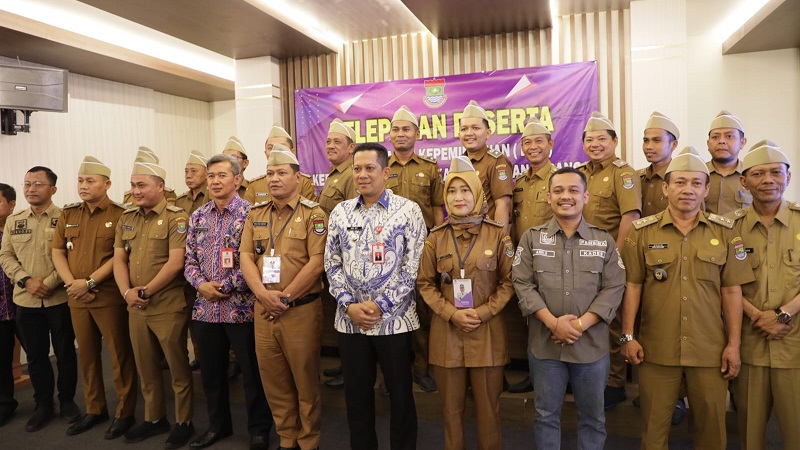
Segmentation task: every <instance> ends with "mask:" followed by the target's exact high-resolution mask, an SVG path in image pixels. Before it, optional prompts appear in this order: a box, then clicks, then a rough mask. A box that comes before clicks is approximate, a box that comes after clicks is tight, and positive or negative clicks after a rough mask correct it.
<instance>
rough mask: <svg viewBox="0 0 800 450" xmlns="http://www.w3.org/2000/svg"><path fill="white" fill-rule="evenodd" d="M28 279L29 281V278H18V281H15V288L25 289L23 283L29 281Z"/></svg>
mask: <svg viewBox="0 0 800 450" xmlns="http://www.w3.org/2000/svg"><path fill="white" fill-rule="evenodd" d="M30 279H31V277H22V278H20V280H19V281H17V286H19V287H21V288H22V289H25V282H26V281H28V280H30Z"/></svg>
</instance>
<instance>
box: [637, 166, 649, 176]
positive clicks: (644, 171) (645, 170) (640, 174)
mask: <svg viewBox="0 0 800 450" xmlns="http://www.w3.org/2000/svg"><path fill="white" fill-rule="evenodd" d="M636 175H639V176H640V177H643V176H645V175H647V169H646V168H644V169H639V170H637V171H636Z"/></svg>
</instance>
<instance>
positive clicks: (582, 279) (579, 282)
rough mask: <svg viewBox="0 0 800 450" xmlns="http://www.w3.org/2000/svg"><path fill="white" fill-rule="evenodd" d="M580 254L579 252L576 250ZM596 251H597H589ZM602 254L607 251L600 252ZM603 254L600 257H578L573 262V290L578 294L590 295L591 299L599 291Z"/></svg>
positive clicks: (603, 261)
mask: <svg viewBox="0 0 800 450" xmlns="http://www.w3.org/2000/svg"><path fill="white" fill-rule="evenodd" d="M578 251H579V252H580V250H578ZM591 251H597V250H591ZM601 251H603V252H605V251H607V250H601ZM604 263H605V254H604V255H603V257H600V256H580V257H578V258H577V259H576V260H575V272H576V273H575V274H574V276H575V278H574V286H573V288H574V289H575V290H576V291H578V292H585V293H591V294H592V296H591V298H594V294H596V293H597V291H598V290H599V289H600V284H601V275H602V273H603V264H604Z"/></svg>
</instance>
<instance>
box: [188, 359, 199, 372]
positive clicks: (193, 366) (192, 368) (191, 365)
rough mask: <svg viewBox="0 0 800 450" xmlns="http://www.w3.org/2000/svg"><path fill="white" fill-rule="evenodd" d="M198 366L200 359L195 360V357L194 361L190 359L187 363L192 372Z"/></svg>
mask: <svg viewBox="0 0 800 450" xmlns="http://www.w3.org/2000/svg"><path fill="white" fill-rule="evenodd" d="M199 368H200V361H198V360H196V359H195V360H194V361H192V362H190V363H189V369H190V370H191V371H192V372H194V371H195V370H197V369H199Z"/></svg>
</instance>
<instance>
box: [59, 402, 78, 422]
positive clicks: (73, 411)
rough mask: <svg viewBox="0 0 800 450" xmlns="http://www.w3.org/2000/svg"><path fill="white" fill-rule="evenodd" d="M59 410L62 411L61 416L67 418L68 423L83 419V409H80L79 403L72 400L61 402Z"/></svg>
mask: <svg viewBox="0 0 800 450" xmlns="http://www.w3.org/2000/svg"><path fill="white" fill-rule="evenodd" d="M59 411H60V412H61V417H62V418H63V419H64V420H66V421H67V423H75V422H77V421H79V420H81V410H80V409H78V405H76V404H75V402H73V401H72V400H70V401H67V402H61V408H60V409H59Z"/></svg>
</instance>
